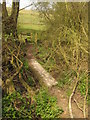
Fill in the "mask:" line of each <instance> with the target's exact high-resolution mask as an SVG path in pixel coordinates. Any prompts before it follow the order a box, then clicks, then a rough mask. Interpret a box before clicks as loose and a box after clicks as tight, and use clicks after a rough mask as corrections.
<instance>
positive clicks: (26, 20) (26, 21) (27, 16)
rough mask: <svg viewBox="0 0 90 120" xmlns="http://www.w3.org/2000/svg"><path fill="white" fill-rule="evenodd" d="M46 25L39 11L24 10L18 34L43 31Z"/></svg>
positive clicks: (19, 22)
mask: <svg viewBox="0 0 90 120" xmlns="http://www.w3.org/2000/svg"><path fill="white" fill-rule="evenodd" d="M44 29H45V25H44V23H43V22H42V18H40V16H39V13H38V12H37V11H31V10H22V11H20V13H19V18H18V32H31V30H35V31H43V30H44Z"/></svg>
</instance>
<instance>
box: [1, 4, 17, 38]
mask: <svg viewBox="0 0 90 120" xmlns="http://www.w3.org/2000/svg"><path fill="white" fill-rule="evenodd" d="M2 6H3V7H2V10H3V13H2V14H3V19H2V22H3V28H2V31H3V34H11V33H12V35H13V36H14V37H16V36H17V19H18V15H19V2H12V12H11V15H10V16H8V12H7V9H6V3H5V2H4V3H3V5H2Z"/></svg>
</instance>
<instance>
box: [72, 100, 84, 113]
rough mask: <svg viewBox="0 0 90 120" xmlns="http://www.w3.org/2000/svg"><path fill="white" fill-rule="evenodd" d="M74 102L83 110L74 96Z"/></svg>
mask: <svg viewBox="0 0 90 120" xmlns="http://www.w3.org/2000/svg"><path fill="white" fill-rule="evenodd" d="M74 102H75V103H76V105H77V107H78V108H79V109H80V110H81V111H82V112H83V110H82V108H81V107H80V106H79V103H78V102H77V101H76V99H75V98H74Z"/></svg>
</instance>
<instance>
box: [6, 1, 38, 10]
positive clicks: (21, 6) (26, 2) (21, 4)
mask: <svg viewBox="0 0 90 120" xmlns="http://www.w3.org/2000/svg"><path fill="white" fill-rule="evenodd" d="M6 2H7V7H10V6H11V4H12V0H6ZM33 2H37V0H20V9H21V8H24V7H25V6H28V5H30V4H31V3H33ZM31 8H32V6H31V7H28V8H26V9H31Z"/></svg>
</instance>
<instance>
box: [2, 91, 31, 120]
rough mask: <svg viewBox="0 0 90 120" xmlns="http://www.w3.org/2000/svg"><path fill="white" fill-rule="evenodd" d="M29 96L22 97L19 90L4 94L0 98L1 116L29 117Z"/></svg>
mask: <svg viewBox="0 0 90 120" xmlns="http://www.w3.org/2000/svg"><path fill="white" fill-rule="evenodd" d="M30 99H31V98H30V97H28V96H27V97H26V98H25V97H22V96H21V95H20V93H19V92H17V93H16V92H15V93H13V94H11V95H5V96H4V97H3V99H2V108H3V109H2V116H3V118H31V117H32V115H31V112H32V111H31V107H32V105H31V104H30Z"/></svg>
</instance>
